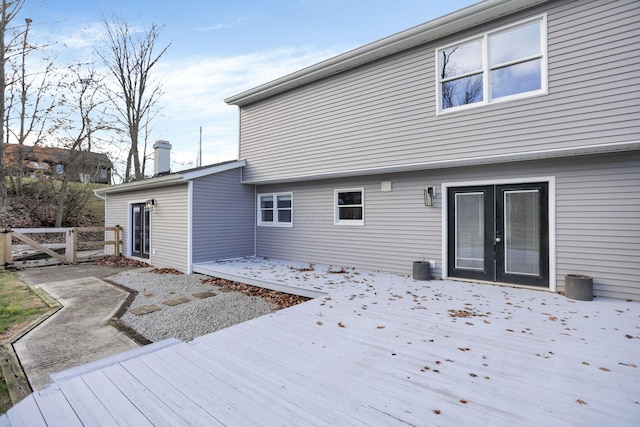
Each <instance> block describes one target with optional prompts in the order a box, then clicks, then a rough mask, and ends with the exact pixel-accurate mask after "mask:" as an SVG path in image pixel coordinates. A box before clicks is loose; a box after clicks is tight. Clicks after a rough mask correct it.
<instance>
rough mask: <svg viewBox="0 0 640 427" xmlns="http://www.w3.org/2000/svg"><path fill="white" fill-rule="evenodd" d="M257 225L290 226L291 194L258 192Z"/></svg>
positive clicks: (291, 219)
mask: <svg viewBox="0 0 640 427" xmlns="http://www.w3.org/2000/svg"><path fill="white" fill-rule="evenodd" d="M258 225H272V226H279V227H291V226H292V225H293V194H292V193H272V194H258Z"/></svg>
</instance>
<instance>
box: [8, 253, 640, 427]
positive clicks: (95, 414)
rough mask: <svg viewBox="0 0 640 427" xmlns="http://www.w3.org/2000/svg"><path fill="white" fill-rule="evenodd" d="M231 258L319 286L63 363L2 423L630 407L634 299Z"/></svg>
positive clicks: (636, 322) (638, 345) (467, 418)
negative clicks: (267, 306)
mask: <svg viewBox="0 0 640 427" xmlns="http://www.w3.org/2000/svg"><path fill="white" fill-rule="evenodd" d="M232 265H235V267H234V268H235V270H234V271H235V272H234V273H233V274H235V275H236V276H237V277H240V276H243V275H245V276H247V277H249V278H251V277H252V275H254V276H259V277H260V279H259V280H263V281H267V282H268V281H273V282H272V283H279V282H277V280H278V279H277V278H276V277H280V278H283V277H288V278H287V279H285V281H286V285H287V286H303V287H305V286H306V287H307V288H308V289H312V290H315V291H319V292H323V291H324V292H328V293H329V295H325V296H322V297H318V298H316V299H315V300H312V301H309V302H306V303H304V304H301V305H298V306H295V307H291V308H289V309H286V310H282V311H279V312H276V313H274V314H272V315H268V316H263V317H261V318H258V319H255V320H252V321H250V322H246V323H243V324H240V325H237V326H234V327H231V328H227V329H224V330H222V331H219V332H216V333H213V334H210V335H206V336H203V337H200V338H197V339H196V340H194V341H191V342H189V343H183V342H179V341H175V340H174V341H166V342H163V343H162V344H160V343H158V344H156V345H155V346H156V348H153V347H151V348H149V349H148V350H146V353H145V354H140V353H144V352H143V351H142V350H143V349H144V348H143V349H139V350H140V352H138V353H135V354H134V353H131V354H130V355H127V354H125V355H120V356H119V357H118V358H114V359H113V360H107V361H102V362H101V363H100V362H97V363H96V364H92V365H89V366H85V367H83V368H81V369H76V370H75V371H74V372H71V373H70V374H66V375H65V374H64V373H62V374H60V375H57V376H55V382H54V383H52V384H50V385H49V386H48V387H47V388H45V389H44V390H42V391H41V392H38V393H34V394H32V395H31V396H30V397H28V398H27V399H25V400H23V401H22V402H21V403H19V404H18V405H17V406H15V407H14V408H12V409H11V410H10V411H9V412H8V414H7V415H5V416H3V417H1V418H0V426H20V425H28V426H39V425H49V426H52V425H64V426H67V425H69V426H72V425H91V426H93V425H108V426H111V425H135V426H144V425H207V426H209V425H231V426H244V425H247V426H254V425H264V426H274V425H291V426H304V425H336V426H342V425H344V426H359V425H363V426H364V425H375V426H382V425H384V426H393V425H404V426H406V425H418V426H429V425H536V426H539V425H553V426H562V425H567V426H569V425H571V426H575V425H580V426H602V425H611V426H613V425H615V426H637V425H638V420H640V368H639V367H638V366H640V303H638V302H629V301H623V300H614V299H604V298H597V299H596V300H595V301H592V302H580V301H573V300H569V299H567V298H565V297H563V296H560V295H555V294H551V293H546V292H541V291H531V290H525V289H514V288H506V287H498V286H491V285H478V284H467V283H460V282H454V281H441V280H436V281H431V282H416V281H413V280H411V279H409V278H406V277H401V276H394V275H389V274H379V273H372V272H366V271H354V270H349V271H348V272H347V273H346V274H344V273H341V274H338V273H328V272H327V270H329V268H328V267H327V266H314V271H307V272H300V271H297V270H296V268H299V267H295V265H294V268H293V269H291V268H289V267H291V265H290V264H288V263H282V262H278V261H271V260H266V261H264V262H263V263H260V262H256V261H245V262H244V263H242V262H235V263H228V264H226V265H225V267H224V268H228V269H231V266H232ZM210 267H211V268H213V266H210ZM333 270H334V271H337V270H338V269H333ZM257 271H261V272H262V273H261V274H257V273H256V272H257ZM228 273H229V271H228ZM229 274H231V273H229ZM286 274H288V276H286ZM315 276H317V277H315ZM295 277H298V279H296V278H295ZM305 278H306V280H305ZM253 279H256V280H257V278H256V277H253ZM329 282H331V283H329ZM322 283H325V284H326V286H327V288H323V285H322ZM318 287H320V288H321V289H317V288H318ZM329 287H331V288H333V289H328V288H329ZM134 352H135V351H134Z"/></svg>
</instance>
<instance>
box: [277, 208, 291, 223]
mask: <svg viewBox="0 0 640 427" xmlns="http://www.w3.org/2000/svg"><path fill="white" fill-rule="evenodd" d="M278 222H291V210H290V209H279V210H278Z"/></svg>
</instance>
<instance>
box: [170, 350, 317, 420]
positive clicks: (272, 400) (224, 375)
mask: <svg viewBox="0 0 640 427" xmlns="http://www.w3.org/2000/svg"><path fill="white" fill-rule="evenodd" d="M200 349H201V347H197V346H196V347H195V348H194V346H181V347H180V348H176V349H175V350H174V353H175V355H178V356H180V357H181V359H180V360H177V361H176V362H177V363H186V362H187V361H189V362H191V363H194V364H196V365H197V366H198V367H199V368H200V371H198V372H199V373H202V374H204V375H207V376H208V375H211V376H215V378H216V379H217V380H218V381H222V382H224V383H225V384H226V385H227V386H230V387H231V388H232V389H233V395H234V400H235V401H236V402H244V404H245V405H246V404H248V403H249V402H246V400H247V399H251V401H252V404H251V405H249V407H250V409H251V411H256V410H258V411H260V420H261V422H265V423H266V422H268V423H269V424H272V425H276V424H277V425H289V424H290V425H297V426H300V425H319V424H325V423H326V422H327V420H326V419H322V418H320V417H318V416H316V415H314V414H312V413H310V412H308V411H305V410H304V409H302V408H300V407H299V406H296V405H295V404H294V403H292V402H290V401H289V400H287V399H282V398H281V397H280V396H278V395H277V394H276V393H274V392H272V391H271V390H270V389H272V388H273V387H274V386H275V385H274V384H269V385H268V386H269V388H264V387H261V386H259V385H258V384H257V383H256V375H252V372H250V371H246V370H238V369H231V368H233V366H228V363H226V362H221V361H220V360H215V359H212V358H210V357H208V355H206V354H203V353H202V352H201V351H199V350H200ZM224 393H225V395H228V393H229V392H228V390H227V389H225V391H224ZM263 411H265V412H263ZM287 420H295V421H287Z"/></svg>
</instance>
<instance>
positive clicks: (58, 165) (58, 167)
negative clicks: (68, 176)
mask: <svg viewBox="0 0 640 427" xmlns="http://www.w3.org/2000/svg"><path fill="white" fill-rule="evenodd" d="M56 175H64V165H63V164H62V163H56Z"/></svg>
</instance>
